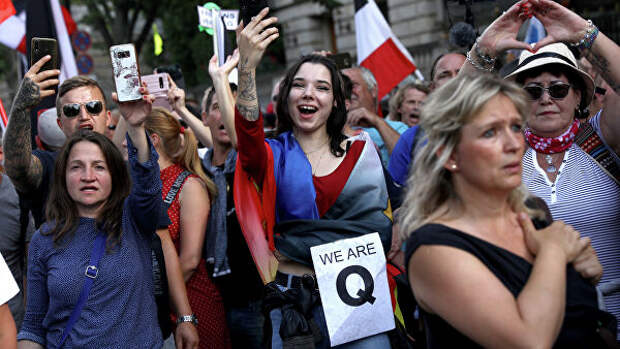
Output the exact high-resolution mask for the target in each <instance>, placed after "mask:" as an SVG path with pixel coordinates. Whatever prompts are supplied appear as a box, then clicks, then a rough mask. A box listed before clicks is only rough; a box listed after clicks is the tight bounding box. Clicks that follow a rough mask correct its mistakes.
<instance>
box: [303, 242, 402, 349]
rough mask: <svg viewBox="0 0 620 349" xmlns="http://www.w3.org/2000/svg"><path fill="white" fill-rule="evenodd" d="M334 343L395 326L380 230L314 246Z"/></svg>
mask: <svg viewBox="0 0 620 349" xmlns="http://www.w3.org/2000/svg"><path fill="white" fill-rule="evenodd" d="M310 252H311V254H312V263H313V264H314V271H315V273H316V278H317V281H318V284H319V293H320V294H321V302H322V303H323V310H324V312H325V322H326V323H327V330H328V332H329V339H330V343H331V345H332V346H336V345H339V344H343V343H348V342H351V341H354V340H356V339H360V338H364V337H368V336H371V335H374V334H378V333H383V332H386V331H389V330H391V329H393V328H394V326H395V325H394V313H393V311H392V301H391V298H390V288H389V286H388V282H387V272H386V269H385V263H386V262H385V254H384V253H383V247H382V245H381V239H380V238H379V234H378V233H372V234H367V235H364V236H360V237H357V238H352V239H346V240H340V241H336V242H332V243H329V244H324V245H320V246H315V247H312V248H310Z"/></svg>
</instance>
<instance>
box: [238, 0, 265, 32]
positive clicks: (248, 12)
mask: <svg viewBox="0 0 620 349" xmlns="http://www.w3.org/2000/svg"><path fill="white" fill-rule="evenodd" d="M265 7H269V2H268V1H267V0H239V16H240V17H241V19H242V20H243V26H244V27H247V26H248V23H250V21H251V20H252V17H255V16H257V15H258V14H259V13H260V11H262V10H263V9H264V8H265Z"/></svg>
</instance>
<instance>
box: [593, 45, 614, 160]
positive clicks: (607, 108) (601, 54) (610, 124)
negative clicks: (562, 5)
mask: <svg viewBox="0 0 620 349" xmlns="http://www.w3.org/2000/svg"><path fill="white" fill-rule="evenodd" d="M585 54H586V58H587V59H588V61H589V62H590V63H591V64H592V66H593V67H594V69H596V70H597V71H598V72H599V74H600V76H601V77H602V78H603V79H604V80H605V81H606V82H607V83H608V84H609V86H610V87H611V89H612V91H608V92H607V93H606V94H605V102H604V103H603V111H602V114H601V116H600V125H601V133H602V136H603V139H605V142H606V143H607V145H608V146H609V147H610V148H611V149H612V150H613V151H614V152H615V153H616V154H620V113H618V110H620V65H619V64H618V63H617V62H618V59H617V58H615V59H614V57H620V47H619V46H618V45H616V43H615V42H613V41H612V40H611V39H609V38H608V37H607V36H605V35H604V34H603V33H599V35H598V37H597V38H596V40H595V41H594V45H592V48H591V49H590V50H587V51H586V52H585Z"/></svg>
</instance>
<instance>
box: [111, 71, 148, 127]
mask: <svg viewBox="0 0 620 349" xmlns="http://www.w3.org/2000/svg"><path fill="white" fill-rule="evenodd" d="M140 93H141V94H142V99H141V100H139V101H132V102H119V101H118V95H117V94H116V92H113V93H112V100H114V102H116V103H118V108H119V110H120V112H121V115H122V116H123V118H124V119H125V121H127V124H128V125H129V126H131V127H140V126H142V125H143V124H144V120H146V117H147V116H148V115H149V114H150V113H151V109H153V102H154V101H155V96H153V95H150V94H149V91H148V89H147V88H146V83H144V82H143V83H142V87H140Z"/></svg>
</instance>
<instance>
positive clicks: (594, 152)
mask: <svg viewBox="0 0 620 349" xmlns="http://www.w3.org/2000/svg"><path fill="white" fill-rule="evenodd" d="M575 143H577V145H578V146H579V147H580V148H581V149H583V151H585V152H586V153H587V154H588V155H590V157H592V159H594V161H596V162H597V163H598V164H599V166H600V167H601V168H602V169H603V170H604V171H605V173H607V175H609V176H610V177H611V178H612V179H613V180H615V181H616V183H620V168H618V164H617V163H616V161H615V160H614V158H613V157H612V155H611V153H610V152H609V149H607V147H606V146H605V143H603V140H602V139H601V137H599V135H598V133H596V130H594V128H593V127H592V125H590V124H589V123H588V122H583V123H581V125H580V126H579V132H577V135H576V136H575Z"/></svg>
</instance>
